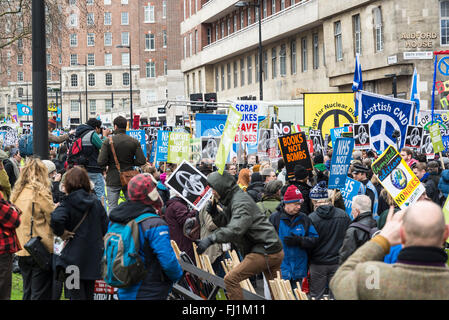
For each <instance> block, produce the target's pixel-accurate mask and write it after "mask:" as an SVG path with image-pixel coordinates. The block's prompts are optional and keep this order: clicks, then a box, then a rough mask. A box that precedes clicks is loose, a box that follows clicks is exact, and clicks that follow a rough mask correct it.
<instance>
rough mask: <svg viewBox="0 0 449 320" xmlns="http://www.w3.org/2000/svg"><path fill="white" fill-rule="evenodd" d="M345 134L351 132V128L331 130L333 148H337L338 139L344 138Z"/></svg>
mask: <svg viewBox="0 0 449 320" xmlns="http://www.w3.org/2000/svg"><path fill="white" fill-rule="evenodd" d="M343 132H349V127H339V128H332V129H330V133H331V134H330V136H331V140H332V148H335V141H336V140H337V138H342V137H343V135H342V134H343Z"/></svg>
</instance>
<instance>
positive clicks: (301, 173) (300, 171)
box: [295, 164, 309, 180]
mask: <svg viewBox="0 0 449 320" xmlns="http://www.w3.org/2000/svg"><path fill="white" fill-rule="evenodd" d="M308 176H309V173H308V172H307V169H306V168H304V167H303V166H302V165H300V164H297V165H296V166H295V178H296V180H303V179H305V178H307V177H308Z"/></svg>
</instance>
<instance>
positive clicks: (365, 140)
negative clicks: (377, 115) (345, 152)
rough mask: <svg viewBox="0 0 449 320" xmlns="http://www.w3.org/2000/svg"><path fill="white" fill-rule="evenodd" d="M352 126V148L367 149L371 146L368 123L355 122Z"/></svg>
mask: <svg viewBox="0 0 449 320" xmlns="http://www.w3.org/2000/svg"><path fill="white" fill-rule="evenodd" d="M353 128H354V150H362V149H369V148H370V146H371V142H370V134H369V125H368V124H367V123H360V124H359V123H356V124H354V126H353Z"/></svg>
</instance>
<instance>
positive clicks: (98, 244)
mask: <svg viewBox="0 0 449 320" xmlns="http://www.w3.org/2000/svg"><path fill="white" fill-rule="evenodd" d="M86 211H87V212H88V213H87V216H86V218H85V220H84V221H83V222H82V223H81V225H80V226H79V228H78V230H76V232H75V236H74V237H73V238H72V239H71V240H70V241H69V242H68V243H67V245H66V246H65V248H64V250H63V251H62V253H61V256H60V259H61V264H60V266H61V267H63V268H65V267H66V266H69V265H76V266H78V268H79V270H80V278H81V279H82V280H97V279H101V258H102V256H103V250H104V245H103V236H104V235H105V234H106V230H107V227H108V217H107V215H106V211H105V210H104V208H103V206H102V204H101V202H100V201H99V200H98V198H97V197H96V196H95V195H94V194H93V193H88V192H87V191H86V190H84V189H78V190H75V191H73V192H71V193H70V194H69V195H67V197H66V198H65V199H64V200H63V201H62V202H61V203H60V205H59V206H58V207H57V208H56V209H55V211H53V213H52V214H51V221H50V226H51V228H52V230H53V232H54V234H55V235H57V236H61V235H62V234H63V233H64V230H68V231H72V230H73V229H74V228H75V226H76V225H77V224H78V223H79V222H80V221H81V219H82V217H83V216H84V214H85V213H86ZM57 267H58V265H57Z"/></svg>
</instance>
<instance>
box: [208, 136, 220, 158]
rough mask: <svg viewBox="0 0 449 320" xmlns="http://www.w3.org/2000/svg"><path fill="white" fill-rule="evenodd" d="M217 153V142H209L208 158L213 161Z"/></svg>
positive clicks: (213, 140) (212, 140)
mask: <svg viewBox="0 0 449 320" xmlns="http://www.w3.org/2000/svg"><path fill="white" fill-rule="evenodd" d="M217 151H218V145H217V141H216V140H215V139H209V140H207V145H206V154H207V156H208V157H209V158H210V159H213V158H215V156H216V155H217Z"/></svg>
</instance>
